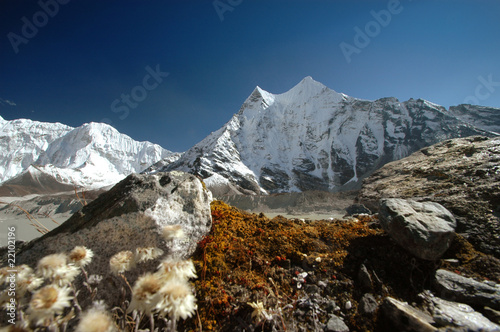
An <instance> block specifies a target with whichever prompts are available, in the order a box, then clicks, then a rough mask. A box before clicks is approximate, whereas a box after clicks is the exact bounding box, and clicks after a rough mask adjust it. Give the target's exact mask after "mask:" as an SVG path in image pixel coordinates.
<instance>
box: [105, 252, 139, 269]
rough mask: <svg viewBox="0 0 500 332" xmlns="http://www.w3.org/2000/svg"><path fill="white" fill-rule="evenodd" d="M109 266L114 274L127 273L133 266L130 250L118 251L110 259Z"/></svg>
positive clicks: (132, 256) (132, 255)
mask: <svg viewBox="0 0 500 332" xmlns="http://www.w3.org/2000/svg"><path fill="white" fill-rule="evenodd" d="M109 266H110V268H111V272H112V273H114V274H120V273H123V272H125V271H129V270H131V269H132V268H133V267H134V266H135V261H134V254H133V253H132V251H130V250H126V251H120V252H119V253H117V254H115V255H114V256H113V257H111V258H110V260H109Z"/></svg>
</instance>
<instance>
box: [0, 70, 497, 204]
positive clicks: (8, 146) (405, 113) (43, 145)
mask: <svg viewBox="0 0 500 332" xmlns="http://www.w3.org/2000/svg"><path fill="white" fill-rule="evenodd" d="M498 133H500V109H498V108H489V107H483V106H472V105H459V106H454V107H450V109H449V110H447V109H446V108H444V107H442V106H439V105H436V104H433V103H431V102H428V101H426V100H422V99H418V100H414V99H410V100H408V101H405V102H400V101H398V100H397V99H396V98H382V99H379V100H376V101H368V100H362V99H357V98H353V97H350V96H347V95H345V94H342V93H337V92H335V91H333V90H331V89H329V88H327V87H326V86H324V85H323V84H321V83H319V82H316V81H314V80H313V79H312V78H311V77H306V78H304V79H303V80H302V81H301V82H300V83H299V84H297V85H296V86H295V87H293V88H292V89H291V90H289V91H288V92H285V93H282V94H272V93H269V92H267V91H264V90H263V89H261V88H259V87H256V88H255V90H254V91H253V92H252V93H251V95H250V96H249V97H248V98H247V100H246V101H245V102H244V103H243V105H242V106H241V108H240V110H239V112H238V113H236V114H235V115H234V116H233V117H232V118H231V119H230V120H229V122H227V123H226V124H225V125H223V126H222V128H220V129H219V130H217V131H215V132H213V133H211V134H210V135H209V136H207V137H206V138H205V139H203V140H202V141H201V142H199V143H198V144H196V145H195V146H193V147H192V148H191V149H189V150H188V151H186V152H184V153H182V154H181V153H173V152H171V151H168V150H166V149H164V148H162V147H160V146H159V145H156V144H153V143H150V142H136V141H134V140H133V139H131V138H130V137H128V136H126V135H124V134H120V133H119V132H118V131H116V130H115V129H114V128H113V127H111V126H109V125H106V124H101V123H90V124H85V125H83V126H81V127H78V128H72V127H68V126H65V125H62V124H60V123H55V124H52V123H41V122H36V121H31V120H24V119H23V120H12V121H6V120H4V119H2V118H1V117H0V182H2V185H3V186H5V185H15V186H19V185H20V184H19V183H28V182H29V183H32V184H33V186H36V185H37V183H39V184H40V185H42V184H43V185H45V186H46V187H47V188H52V187H54V188H57V187H58V186H54V184H53V183H52V184H50V183H51V181H50V180H49V179H54V180H55V181H57V183H61V184H66V185H68V184H69V185H70V186H73V185H77V186H82V187H93V188H96V187H102V186H105V185H109V184H112V183H115V182H117V181H119V180H120V179H122V178H123V177H125V176H126V175H128V174H130V173H133V172H141V171H144V172H149V173H152V172H157V171H172V170H181V171H186V172H190V173H194V174H196V175H198V176H200V177H201V178H203V179H204V181H205V183H206V185H207V186H208V187H209V188H210V189H211V190H212V191H213V192H214V194H216V195H227V194H270V193H280V192H294V191H306V190H325V191H342V190H350V189H357V188H359V187H360V185H361V181H362V180H363V179H364V178H365V177H367V176H368V175H370V174H371V173H373V172H374V171H375V170H377V169H378V168H380V167H381V166H383V165H384V164H386V163H387V162H390V161H393V160H397V159H401V158H403V157H406V156H408V155H409V154H411V153H412V152H415V151H417V150H419V149H421V148H423V147H425V146H429V145H432V144H434V143H437V142H440V141H443V140H445V139H450V138H457V137H466V136H472V135H483V136H490V137H491V136H497V135H499V134H498ZM54 190H55V189H54ZM0 195H2V192H1V191H0Z"/></svg>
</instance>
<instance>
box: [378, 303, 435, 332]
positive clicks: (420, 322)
mask: <svg viewBox="0 0 500 332" xmlns="http://www.w3.org/2000/svg"><path fill="white" fill-rule="evenodd" d="M382 312H383V315H384V317H385V320H387V321H388V322H389V324H390V325H391V326H392V327H394V328H396V329H398V331H415V332H417V331H418V332H433V331H437V329H436V328H435V327H434V326H433V325H432V324H434V320H433V319H432V317H431V316H430V315H428V314H427V313H425V312H423V311H421V310H419V309H416V308H414V307H412V306H410V305H409V304H408V303H405V302H401V301H398V300H396V299H394V298H392V297H387V298H385V300H384V302H383V303H382Z"/></svg>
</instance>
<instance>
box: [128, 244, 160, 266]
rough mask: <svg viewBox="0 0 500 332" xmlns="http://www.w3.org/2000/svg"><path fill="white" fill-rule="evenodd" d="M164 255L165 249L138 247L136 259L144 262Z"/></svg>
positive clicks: (138, 261)
mask: <svg viewBox="0 0 500 332" xmlns="http://www.w3.org/2000/svg"><path fill="white" fill-rule="evenodd" d="M161 255H163V250H161V249H159V248H156V247H148V248H137V249H135V261H136V262H137V263H142V262H145V261H149V260H152V259H156V258H158V257H160V256H161Z"/></svg>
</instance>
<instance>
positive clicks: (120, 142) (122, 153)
mask: <svg viewBox="0 0 500 332" xmlns="http://www.w3.org/2000/svg"><path fill="white" fill-rule="evenodd" d="M0 148H1V152H0V183H2V184H3V183H5V184H15V185H16V186H17V187H18V186H20V185H21V184H22V183H24V182H26V181H27V182H26V186H27V187H30V188H31V187H33V180H32V179H36V178H38V177H39V176H41V177H43V179H44V183H48V181H49V179H50V178H52V180H50V181H49V182H51V185H50V186H49V187H50V188H65V185H66V186H67V185H71V186H76V187H83V188H87V189H95V188H99V187H104V186H108V185H111V184H114V183H116V182H118V181H120V180H121V179H123V178H124V177H125V176H127V175H128V174H130V173H139V172H141V171H142V170H144V169H145V168H146V167H148V166H150V165H151V164H152V163H155V162H157V161H158V160H162V159H165V158H166V159H168V158H173V159H175V158H177V157H178V155H179V154H178V153H174V152H171V151H169V150H166V149H164V148H162V147H161V146H159V145H157V144H153V143H151V142H147V141H145V142H137V141H135V140H133V139H132V138H131V137H129V136H127V135H125V134H122V133H120V132H118V131H117V130H116V129H115V128H113V127H111V126H109V125H107V124H104V123H95V122H91V123H86V124H83V125H81V126H79V127H76V128H73V127H70V126H66V125H64V124H61V123H48V122H39V121H33V120H29V119H17V120H5V119H3V118H2V119H1V120H0ZM35 173H36V174H35ZM34 174H35V175H34ZM23 181H24V182H23ZM35 182H36V181H35ZM57 183H59V184H60V185H57Z"/></svg>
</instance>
